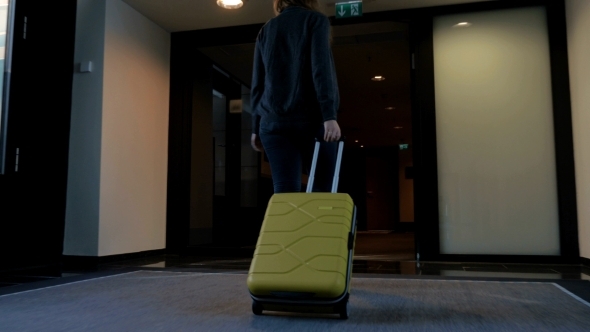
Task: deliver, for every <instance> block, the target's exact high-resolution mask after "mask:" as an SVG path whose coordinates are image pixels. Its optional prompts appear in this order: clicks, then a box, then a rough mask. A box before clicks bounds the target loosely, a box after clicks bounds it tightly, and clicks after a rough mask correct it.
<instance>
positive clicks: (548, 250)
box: [434, 7, 560, 255]
mask: <svg viewBox="0 0 590 332" xmlns="http://www.w3.org/2000/svg"><path fill="white" fill-rule="evenodd" d="M457 24H459V25H457ZM434 57H435V61H434V62H435V88H436V121H437V128H436V130H437V144H438V172H439V200H440V201H439V204H440V211H439V213H440V240H441V248H440V249H441V253H442V254H504V255H559V254H560V248H559V228H558V227H559V225H558V208H557V180H556V169H555V145H554V132H553V114H552V96H551V74H550V62H549V42H548V35H547V21H546V13H545V9H544V8H541V7H539V8H537V7H531V8H523V9H510V10H501V11H489V12H481V13H467V14H460V15H449V16H441V17H437V18H435V20H434Z"/></svg>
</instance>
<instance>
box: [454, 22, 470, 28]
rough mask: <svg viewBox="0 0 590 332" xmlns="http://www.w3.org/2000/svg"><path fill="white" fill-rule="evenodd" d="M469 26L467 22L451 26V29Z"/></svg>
mask: <svg viewBox="0 0 590 332" xmlns="http://www.w3.org/2000/svg"><path fill="white" fill-rule="evenodd" d="M470 26H471V23H469V22H461V23H457V24H455V25H453V28H467V27H470Z"/></svg>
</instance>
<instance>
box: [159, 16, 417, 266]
mask: <svg viewBox="0 0 590 332" xmlns="http://www.w3.org/2000/svg"><path fill="white" fill-rule="evenodd" d="M259 28H260V26H249V27H247V28H245V29H248V31H249V32H250V33H251V34H252V36H251V42H249V43H244V42H243V41H242V42H241V43H235V44H217V43H215V42H212V41H211V43H210V44H209V45H204V46H203V47H197V48H194V47H190V46H188V44H189V43H192V42H194V41H195V40H197V39H198V38H199V36H201V38H203V36H205V35H206V34H207V32H205V31H195V32H187V33H181V34H180V35H177V36H174V35H173V81H178V80H177V79H176V80H175V78H174V75H181V73H180V72H177V74H175V71H174V68H175V67H176V63H175V61H176V60H175V58H179V57H182V58H184V59H183V60H184V61H188V59H193V61H199V62H200V64H199V65H195V64H192V66H198V67H202V70H196V71H192V72H193V74H190V75H191V76H187V75H188V74H187V71H186V70H185V71H184V72H183V73H182V75H184V76H185V77H186V81H185V82H186V83H185V84H190V82H201V81H202V80H203V79H205V80H208V82H210V84H209V85H207V84H205V85H203V84H201V85H199V86H197V85H194V89H199V91H200V92H198V93H197V92H196V91H194V92H193V93H194V94H195V95H198V96H199V98H198V99H199V100H197V99H196V98H193V99H192V102H193V103H195V104H193V105H192V106H190V112H192V113H191V114H192V115H193V116H195V114H206V115H201V118H200V120H198V121H195V120H194V118H193V122H192V123H193V128H192V129H191V130H192V131H193V134H192V135H193V136H194V135H199V137H201V136H202V137H201V138H200V139H195V138H194V137H193V142H194V144H201V145H200V146H194V147H191V148H190V149H189V150H190V153H191V154H192V156H193V158H192V162H193V163H194V162H198V163H200V164H201V165H208V166H207V167H206V168H204V169H202V170H200V171H199V172H201V173H199V174H200V175H198V174H196V173H193V178H194V176H198V177H200V178H202V179H205V178H207V179H208V180H206V183H208V185H209V186H210V187H208V188H210V189H209V193H210V194H209V195H210V197H212V201H210V198H206V199H200V200H195V198H194V197H196V196H194V194H193V192H195V193H196V192H203V190H200V189H199V188H196V187H193V189H191V195H192V196H191V213H190V216H185V218H188V219H190V225H189V223H188V222H185V226H184V227H185V232H188V229H190V235H185V236H182V235H181V236H182V237H183V239H182V241H184V242H185V244H186V245H185V247H191V248H193V249H199V250H200V251H203V250H204V248H209V249H210V250H211V251H207V252H209V253H212V254H217V253H221V252H227V251H228V250H227V249H228V248H233V249H238V250H237V251H236V250H230V252H232V253H234V254H235V253H237V252H241V253H244V254H246V255H247V254H248V253H251V252H252V250H253V249H254V245H255V243H256V239H257V234H258V230H259V228H260V225H261V222H262V218H263V215H264V211H265V208H266V202H268V199H269V198H270V196H271V195H272V179H271V177H270V169H269V165H268V162H267V161H266V160H265V157H264V155H258V154H254V155H253V152H252V150H251V148H250V146H249V139H250V133H251V131H250V127H249V122H250V120H251V117H250V110H249V86H250V81H251V75H252V63H253V55H254V46H255V43H254V41H255V37H256V35H257V33H258V29H259ZM208 33H209V34H210V35H211V36H213V35H215V33H220V34H221V31H220V29H214V30H211V31H208ZM210 39H211V40H212V38H211V37H210ZM332 48H333V52H334V58H335V62H336V67H337V74H338V82H339V87H340V94H341V108H340V114H339V123H340V125H341V127H342V129H343V133H344V135H345V136H347V142H346V150H345V152H344V162H343V167H342V172H341V177H340V186H339V189H340V190H339V191H341V192H347V193H349V194H350V195H351V196H352V198H353V200H354V201H355V203H356V205H357V207H358V222H359V231H360V232H359V234H358V237H357V247H356V252H357V254H358V255H360V256H362V257H368V256H371V257H376V255H378V256H379V258H382V259H388V258H389V259H395V260H413V259H414V253H415V249H414V235H413V230H414V227H413V225H414V218H413V209H414V206H413V178H412V176H411V168H412V115H411V107H412V105H411V78H410V77H411V55H410V44H409V28H408V24H406V23H397V22H375V23H362V24H354V25H341V26H334V27H333V45H332ZM189 49H190V52H192V53H187V51H188V50H189ZM175 50H176V51H175ZM179 52H184V55H179V54H178V53H179ZM175 54H176V55H175ZM191 54H192V55H191ZM197 59H198V60H197ZM185 63H188V62H185ZM188 72H190V70H189V71H188ZM199 75H200V77H196V76H199ZM376 76H381V77H382V78H384V80H383V79H382V80H375V79H374V78H375V77H376ZM195 84H196V83H195ZM175 93H178V91H176V92H175V91H174V87H173V91H172V96H173V100H174V95H175ZM232 100H234V102H241V109H240V111H239V112H232V111H231V109H232V105H231V101H232ZM197 104H199V105H197ZM187 109H188V108H187ZM172 112H174V110H172ZM203 123H206V124H203ZM194 131H198V132H199V134H195V133H194ZM207 135H209V136H207ZM206 142H209V143H208V144H209V145H208V146H205V145H206ZM171 150H172V149H171ZM189 150H187V151H189ZM195 156H199V157H198V158H196V157H195ZM171 158H174V157H173V156H171ZM195 167H197V168H199V167H201V168H202V166H194V165H192V166H190V168H191V169H193V170H194V169H195ZM304 181H305V180H304ZM198 182H199V181H196V182H195V181H194V180H191V183H193V185H197V183H198ZM171 194H172V193H171ZM205 194H206V193H203V195H205ZM196 205H200V206H202V208H201V210H202V211H205V212H206V213H205V214H203V213H199V212H198V211H197V210H198V209H195V206H196ZM206 206H207V207H206ZM207 213H211V216H210V217H208V215H207ZM170 215H173V216H175V217H177V218H181V215H180V214H178V213H175V212H174V211H169V216H170ZM207 218H209V219H207ZM208 220H210V221H208ZM169 223H170V219H169ZM169 227H170V226H169ZM179 232H181V230H180V229H178V230H177V233H176V234H179ZM185 234H186V233H185ZM170 238H171V236H170V235H169V239H170ZM177 243H178V242H177ZM168 247H169V248H170V247H171V246H170V245H169V246H168Z"/></svg>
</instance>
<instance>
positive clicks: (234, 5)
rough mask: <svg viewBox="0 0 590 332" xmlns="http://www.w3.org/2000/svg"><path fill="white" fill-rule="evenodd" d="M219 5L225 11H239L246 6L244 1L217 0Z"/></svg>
mask: <svg viewBox="0 0 590 332" xmlns="http://www.w3.org/2000/svg"><path fill="white" fill-rule="evenodd" d="M217 5H218V6H219V7H223V8H225V9H238V8H240V7H242V6H243V5H244V1H243V0H217Z"/></svg>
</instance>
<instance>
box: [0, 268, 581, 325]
mask: <svg viewBox="0 0 590 332" xmlns="http://www.w3.org/2000/svg"><path fill="white" fill-rule="evenodd" d="M246 277H247V276H246V275H244V274H202V273H175V272H152V271H139V272H133V273H129V274H124V275H118V276H113V277H106V278H101V279H92V280H88V281H84V282H79V283H71V284H66V285H62V286H58V287H53V288H46V289H40V290H34V291H29V292H24V293H17V294H12V295H7V296H2V297H0V330H1V331H271V330H280V331H348V330H355V331H358V330H369V329H370V330H372V331H378V330H383V331H385V330H395V331H588V330H589V329H590V306H589V305H588V304H587V303H583V302H581V301H579V300H576V299H575V298H574V297H572V296H570V295H568V294H566V293H565V292H564V291H562V290H561V289H559V288H558V287H556V286H555V285H553V284H549V283H508V282H470V281H439V280H400V279H378V278H355V279H353V285H352V294H351V299H350V304H351V317H350V319H348V320H346V321H342V320H338V319H335V318H332V317H326V316H300V315H299V316H298V315H294V314H277V313H272V314H270V315H265V316H254V315H253V314H252V313H251V309H250V304H251V301H250V298H249V295H248V292H247V289H246Z"/></svg>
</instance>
